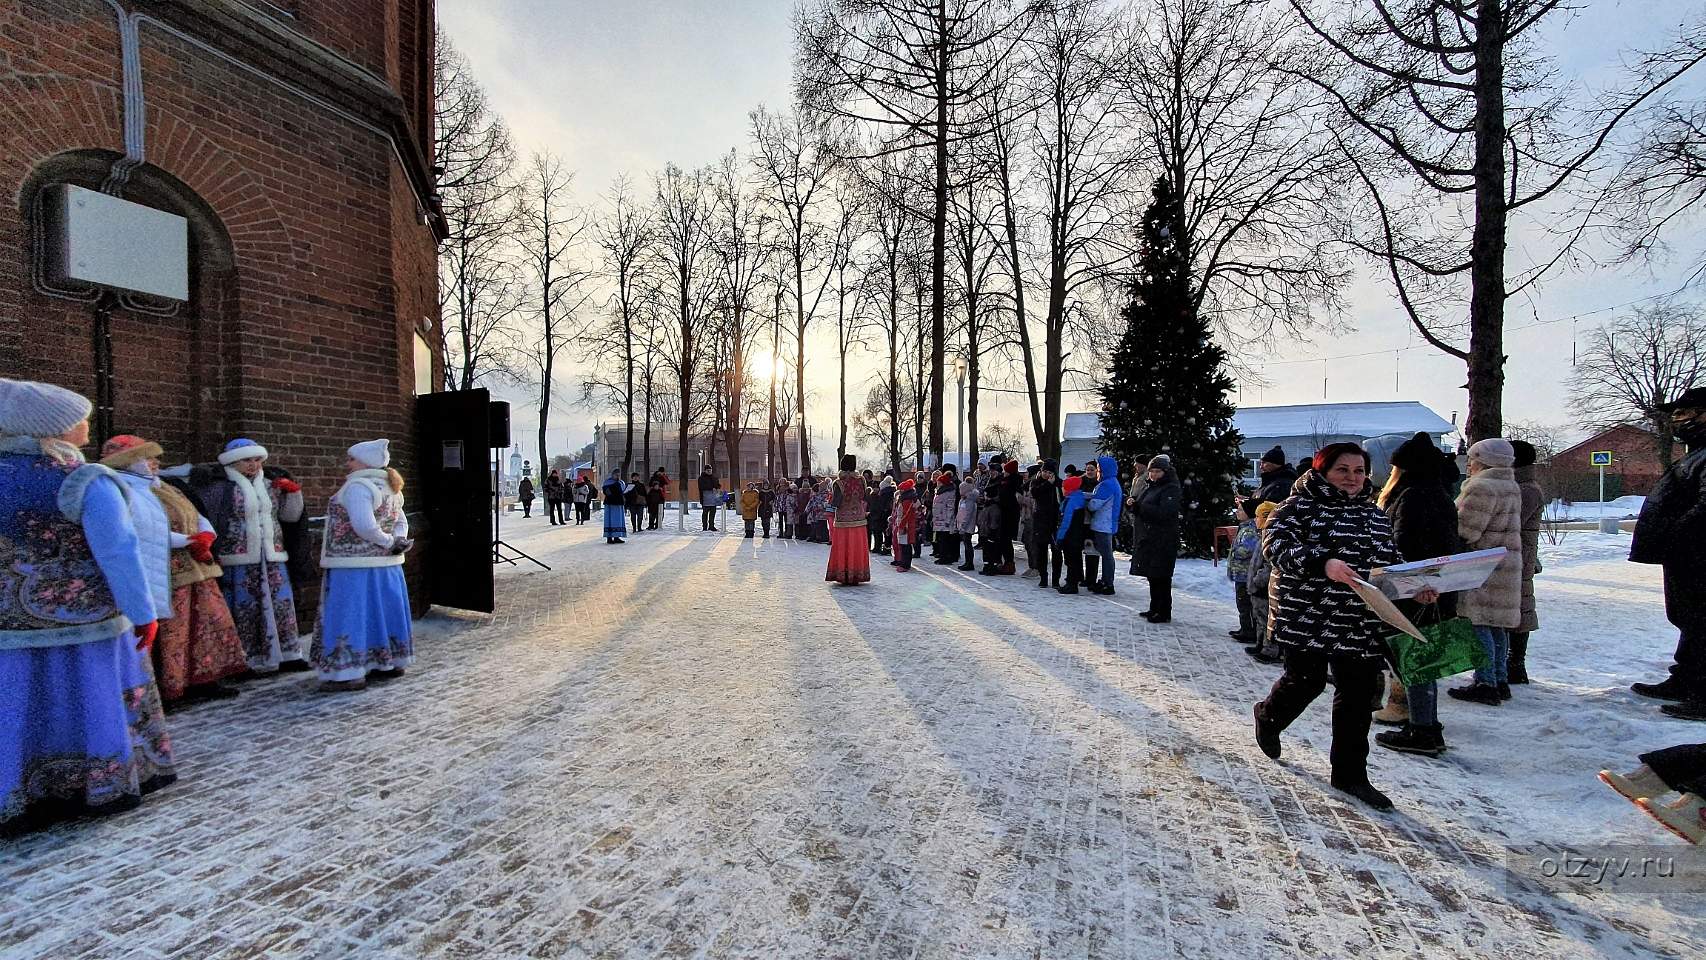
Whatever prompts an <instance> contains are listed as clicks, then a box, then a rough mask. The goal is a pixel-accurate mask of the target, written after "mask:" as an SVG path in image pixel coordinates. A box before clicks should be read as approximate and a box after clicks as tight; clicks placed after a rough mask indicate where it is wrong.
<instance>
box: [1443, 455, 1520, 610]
mask: <svg viewBox="0 0 1706 960" xmlns="http://www.w3.org/2000/svg"><path fill="white" fill-rule="evenodd" d="M1457 533H1458V535H1459V536H1461V537H1462V538H1463V549H1464V550H1491V549H1493V548H1494V547H1504V548H1505V549H1506V550H1508V551H1510V552H1509V553H1508V554H1506V556H1505V559H1504V560H1502V561H1501V562H1500V563H1499V566H1498V569H1496V570H1494V571H1493V575H1492V576H1490V577H1488V578H1487V582H1486V583H1484V584H1482V585H1481V586H1480V587H1479V588H1477V589H1474V590H1469V591H1466V592H1464V594H1463V596H1462V598H1461V599H1460V600H1459V601H1458V604H1457V614H1458V616H1461V617H1467V618H1469V622H1470V623H1473V624H1475V625H1476V626H1478V627H1504V628H1506V629H1509V630H1514V629H1516V628H1518V627H1520V626H1522V579H1523V578H1522V573H1523V566H1524V563H1523V551H1522V490H1521V488H1519V487H1518V486H1517V483H1516V471H1515V470H1512V469H1511V468H1510V467H1484V468H1482V469H1481V470H1480V472H1478V473H1475V474H1473V475H1471V476H1470V477H1469V479H1467V480H1465V481H1463V490H1462V492H1460V493H1458V495H1457Z"/></svg>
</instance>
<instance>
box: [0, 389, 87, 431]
mask: <svg viewBox="0 0 1706 960" xmlns="http://www.w3.org/2000/svg"><path fill="white" fill-rule="evenodd" d="M94 407H95V405H94V404H92V403H90V402H89V400H88V398H87V397H84V396H83V395H81V394H78V393H73V392H72V391H70V390H67V389H65V388H64V387H61V386H57V385H55V384H51V383H37V382H36V381H34V380H6V379H0V433H3V434H10V435H11V436H14V437H35V438H37V439H45V438H48V437H58V436H62V435H64V434H66V433H69V432H70V431H71V429H72V428H73V427H75V426H77V425H78V424H79V423H82V422H83V421H85V420H87V419H89V411H90V410H93V409H94Z"/></svg>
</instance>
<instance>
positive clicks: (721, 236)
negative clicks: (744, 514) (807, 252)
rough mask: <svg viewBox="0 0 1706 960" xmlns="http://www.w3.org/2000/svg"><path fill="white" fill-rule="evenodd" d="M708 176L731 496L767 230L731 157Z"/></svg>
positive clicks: (731, 154)
mask: <svg viewBox="0 0 1706 960" xmlns="http://www.w3.org/2000/svg"><path fill="white" fill-rule="evenodd" d="M712 176H713V185H712V192H713V196H714V199H713V214H712V221H711V251H712V256H713V259H714V262H715V264H716V267H715V277H716V283H717V288H718V289H717V302H718V323H717V324H716V330H717V336H716V346H717V349H718V350H719V351H720V357H719V359H720V360H721V362H720V363H719V364H717V366H716V368H715V369H716V372H717V374H718V377H719V383H720V385H721V392H722V394H723V397H722V402H721V403H720V404H719V406H720V407H721V413H722V417H721V418H720V420H719V422H720V424H721V426H722V430H723V442H724V444H725V445H726V449H727V450H728V458H729V489H731V490H736V489H739V488H740V480H741V476H740V440H741V432H742V430H743V429H744V427H745V424H746V422H747V420H748V412H749V411H747V410H746V406H747V404H746V403H745V399H746V385H747V381H748V380H749V379H750V376H751V372H752V363H753V356H754V352H755V350H756V349H757V345H758V336H759V328H760V325H761V324H760V315H759V313H758V312H757V311H755V310H754V304H755V301H756V300H757V298H758V297H759V291H760V288H761V287H762V286H763V284H764V282H765V280H766V275H765V272H764V268H765V265H766V262H767V260H768V255H769V249H768V248H769V245H770V242H771V238H770V231H769V227H770V224H769V222H767V220H766V219H765V218H764V216H763V215H762V214H761V212H760V211H759V209H758V208H757V206H756V205H755V203H754V202H753V200H752V198H751V196H750V194H749V184H748V183H747V182H746V178H745V176H744V175H743V173H742V169H741V164H740V162H739V161H738V160H737V158H736V156H735V153H734V151H732V150H731V151H729V153H728V154H726V155H724V157H723V159H722V161H721V162H720V163H719V164H718V165H717V167H716V169H715V171H714V173H713V174H712ZM796 262H797V261H796ZM802 452H803V451H802Z"/></svg>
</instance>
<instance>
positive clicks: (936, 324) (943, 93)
mask: <svg viewBox="0 0 1706 960" xmlns="http://www.w3.org/2000/svg"><path fill="white" fill-rule="evenodd" d="M936 35H937V37H938V38H939V42H940V44H941V46H940V49H939V50H938V51H937V56H938V57H939V61H938V66H937V70H936V78H935V79H936V217H935V223H934V225H933V227H932V231H931V239H930V298H931V302H930V452H931V453H933V454H935V455H936V462H937V463H938V464H940V463H941V462H942V360H943V355H944V354H945V353H946V352H947V351H946V349H945V348H946V346H947V294H948V285H947V250H948V233H947V230H948V67H949V63H948V58H949V55H950V53H951V50H950V46H951V44H950V35H949V33H948V3H947V0H937V3H936ZM918 459H919V461H920V464H921V465H922V462H923V460H924V453H923V451H922V450H920V451H919V455H918Z"/></svg>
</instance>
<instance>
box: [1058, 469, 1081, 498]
mask: <svg viewBox="0 0 1706 960" xmlns="http://www.w3.org/2000/svg"><path fill="white" fill-rule="evenodd" d="M1083 485H1084V478H1083V477H1080V476H1079V475H1078V474H1076V473H1074V474H1071V475H1070V476H1068V477H1067V478H1066V479H1065V480H1062V481H1061V482H1060V489H1062V490H1065V491H1066V492H1067V494H1069V495H1070V494H1074V493H1077V492H1078V488H1079V487H1082V486H1083Z"/></svg>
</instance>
